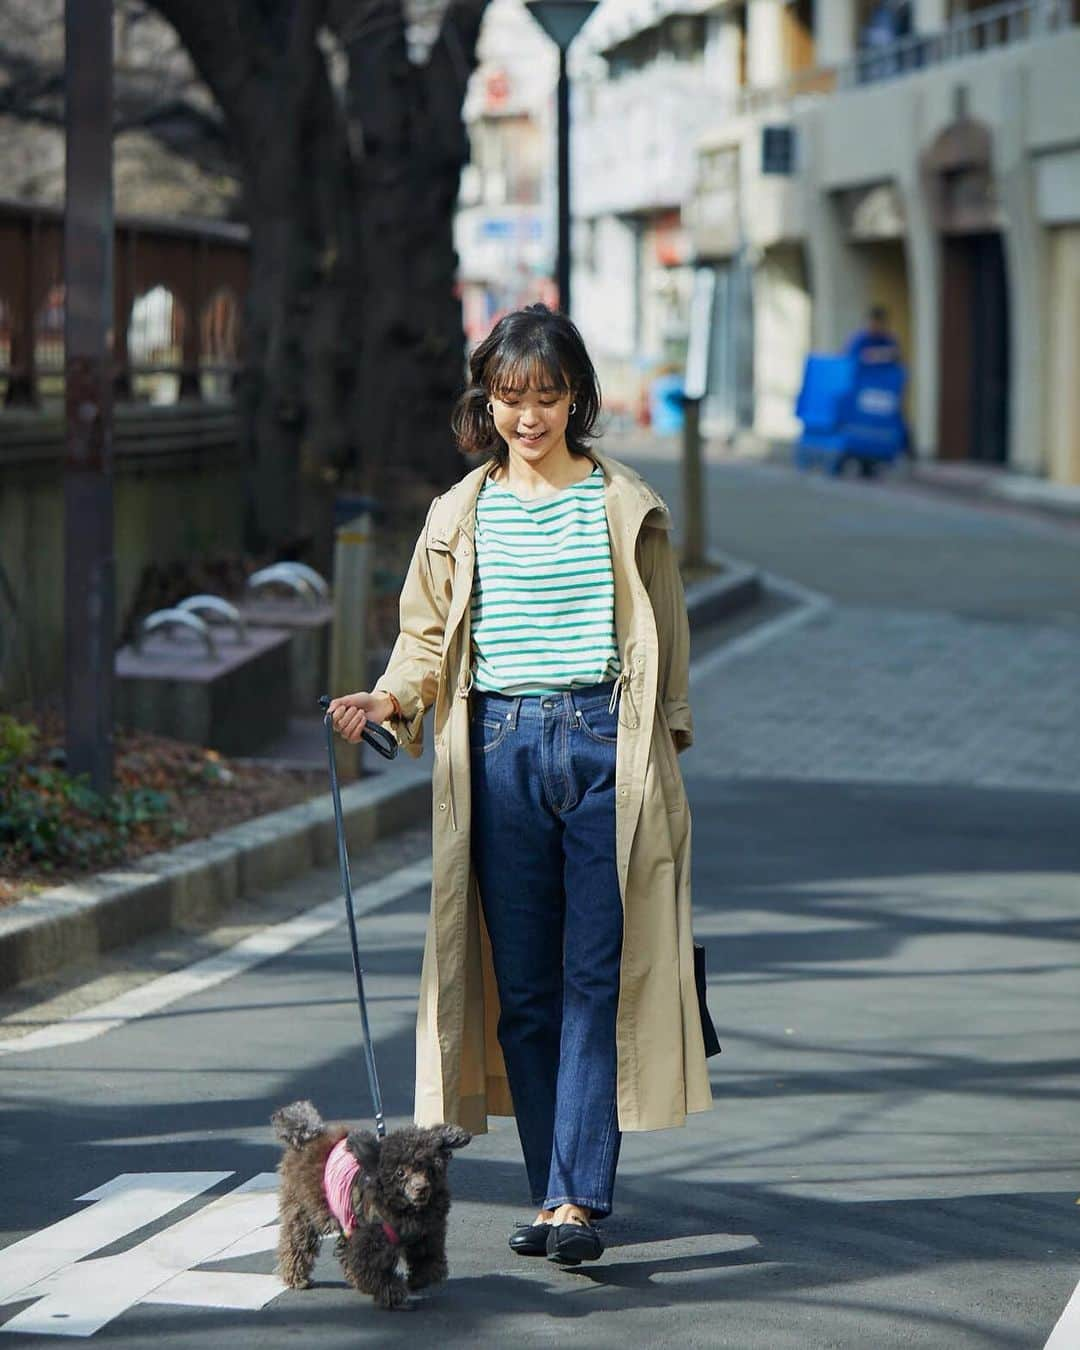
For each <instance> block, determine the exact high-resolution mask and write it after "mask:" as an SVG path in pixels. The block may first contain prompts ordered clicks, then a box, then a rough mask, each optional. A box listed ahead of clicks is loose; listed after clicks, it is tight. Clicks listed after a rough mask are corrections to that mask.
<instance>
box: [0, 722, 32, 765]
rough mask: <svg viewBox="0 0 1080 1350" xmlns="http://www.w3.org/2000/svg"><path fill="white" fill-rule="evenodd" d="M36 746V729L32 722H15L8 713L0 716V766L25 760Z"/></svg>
mask: <svg viewBox="0 0 1080 1350" xmlns="http://www.w3.org/2000/svg"><path fill="white" fill-rule="evenodd" d="M36 746H37V727H35V726H34V724H33V723H32V722H17V721H16V720H15V718H14V717H11V716H10V715H9V714H8V713H3V714H0V764H7V763H8V762H9V761H10V760H13V759H27V758H29V757H30V756H31V755H32V754H33V753H34V749H35V747H36Z"/></svg>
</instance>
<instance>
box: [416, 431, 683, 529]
mask: <svg viewBox="0 0 1080 1350" xmlns="http://www.w3.org/2000/svg"><path fill="white" fill-rule="evenodd" d="M588 455H589V458H590V459H591V460H592V461H593V463H594V464H598V465H599V466H600V471H601V473H602V474H603V475H604V505H605V507H606V508H607V516H608V523H609V526H610V527H611V529H612V530H617V529H620V528H625V527H627V526H636V527H637V528H640V527H641V525H642V524H644V523H646V522H647V523H648V524H649V525H651V526H653V527H655V528H657V529H662V530H667V529H670V528H671V512H670V511H669V510H668V508H667V504H666V503H665V501H664V499H663V498H662V497H661V496H660V495H659V493H657V492H655V491H654V490H653V489H652V488H651V487H650V486H649V484H648V483H646V482H645V480H644V479H643V478H642V477H641V475H640V474H639V473H637V472H636V471H635V470H634V469H631V468H629V467H628V466H627V465H625V464H623V463H621V462H620V461H619V460H617V459H612V458H611V457H610V456H608V455H603V454H601V453H600V452H599V451H598V450H589V451H588ZM493 468H494V464H493V462H492V461H491V460H488V461H486V462H485V463H483V464H481V465H479V466H478V467H477V468H475V469H472V470H471V471H470V472H469V473H467V474H466V475H465V477H464V478H462V479H461V480H460V481H459V482H457V483H455V484H454V486H453V487H452V488H450V489H449V491H447V492H444V493H443V494H442V496H441V497H438V498H437V499H436V501H435V505H434V507H433V508H432V512H431V519H430V521H429V523H428V539H429V540H430V541H432V542H439V543H443V544H446V545H447V546H448V547H452V546H453V544H454V542H455V536H456V535H458V534H460V535H463V536H464V537H465V538H467V539H470V540H471V539H472V537H473V531H474V528H475V525H476V500H477V498H478V497H479V496H480V489H481V488H482V487H483V485H484V481H485V479H486V478H487V477H488V476H489V475H490V473H491V471H492V469H493ZM634 532H635V534H636V529H635V531H634Z"/></svg>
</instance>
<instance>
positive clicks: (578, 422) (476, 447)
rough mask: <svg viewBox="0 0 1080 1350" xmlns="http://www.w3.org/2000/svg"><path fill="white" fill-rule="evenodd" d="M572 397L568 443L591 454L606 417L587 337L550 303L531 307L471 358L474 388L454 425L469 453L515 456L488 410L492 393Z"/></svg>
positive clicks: (500, 326)
mask: <svg viewBox="0 0 1080 1350" xmlns="http://www.w3.org/2000/svg"><path fill="white" fill-rule="evenodd" d="M529 388H534V389H541V390H550V391H551V392H552V393H559V394H567V393H568V394H569V395H570V399H571V405H572V406H573V408H574V411H573V412H572V413H571V414H570V421H569V423H568V424H567V427H566V444H567V446H568V448H569V450H570V452H571V454H574V455H583V454H585V447H586V444H587V442H588V441H589V440H591V439H592V438H593V436H594V435H595V434H596V433H595V430H594V429H595V426H596V419H597V418H598V417H599V415H600V382H599V380H598V379H597V378H596V371H595V370H594V369H593V363H592V362H591V361H590V360H589V353H588V352H587V351H586V350H585V343H584V342H583V341H582V339H581V334H580V333H579V332H578V330H577V328H576V327H575V326H574V325H573V324H572V323H571V322H570V320H569V319H568V318H567V316H566V315H565V314H556V313H554V312H553V311H552V310H550V309H548V307H547V305H529V306H527V307H526V308H525V309H517V310H514V312H513V313H512V314H506V315H504V316H503V317H502V318H501V319H500V320H499V322H498V323H497V324H496V325H495V327H494V328H493V329H492V330H491V332H490V333H489V334H488V335H487V337H486V338H485V339H484V340H483V342H481V343H480V345H479V346H478V347H477V348H476V350H475V351H474V352H473V353H472V355H471V356H470V357H469V387H468V388H467V389H466V390H465V392H464V394H462V396H461V398H460V399H459V400H458V404H457V407H456V408H455V409H454V416H453V419H452V420H451V423H450V425H451V426H452V427H453V431H454V435H455V436H456V437H457V443H458V446H459V448H460V450H461V452H462V453H463V454H466V455H474V454H483V453H485V452H486V453H487V454H489V455H490V456H491V457H492V458H493V459H497V460H498V461H499V463H500V464H505V463H506V461H507V459H508V458H509V451H508V450H507V448H506V442H505V441H504V440H503V438H502V437H501V436H500V435H499V433H498V432H497V431H496V430H495V421H494V419H493V418H492V416H491V414H490V413H489V412H488V410H487V405H488V401H489V400H490V398H491V397H492V395H493V394H494V395H496V396H500V395H505V394H515V393H520V392H521V391H522V390H524V389H529Z"/></svg>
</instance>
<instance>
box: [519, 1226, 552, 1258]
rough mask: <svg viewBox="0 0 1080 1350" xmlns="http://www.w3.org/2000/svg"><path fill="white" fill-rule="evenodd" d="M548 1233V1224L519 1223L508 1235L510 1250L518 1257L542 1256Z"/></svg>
mask: <svg viewBox="0 0 1080 1350" xmlns="http://www.w3.org/2000/svg"><path fill="white" fill-rule="evenodd" d="M550 1232H551V1224H549V1223H519V1224H518V1226H517V1227H516V1228H515V1229H514V1231H513V1232H512V1233H511V1234H510V1250H511V1251H512V1252H517V1254H518V1256H543V1255H544V1254H545V1253H546V1251H547V1239H548V1233H550Z"/></svg>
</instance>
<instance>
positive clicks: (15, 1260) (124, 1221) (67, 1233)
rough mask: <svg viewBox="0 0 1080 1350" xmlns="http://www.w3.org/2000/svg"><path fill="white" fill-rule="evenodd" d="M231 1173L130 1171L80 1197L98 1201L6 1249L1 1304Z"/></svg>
mask: <svg viewBox="0 0 1080 1350" xmlns="http://www.w3.org/2000/svg"><path fill="white" fill-rule="evenodd" d="M230 1176H232V1173H231V1172H143V1173H138V1172H124V1173H123V1174H122V1175H120V1176H118V1177H114V1178H113V1180H112V1181H110V1182H109V1183H108V1184H107V1185H105V1186H101V1187H99V1188H98V1189H97V1190H96V1191H89V1192H88V1193H87V1194H86V1195H80V1196H79V1199H80V1200H91V1201H94V1203H93V1204H92V1205H91V1206H90V1208H89V1209H84V1210H82V1211H81V1212H80V1213H78V1214H72V1215H71V1216H70V1218H67V1219H61V1220H60V1222H59V1223H54V1224H52V1225H50V1227H48V1228H43V1229H42V1230H41V1232H40V1233H32V1234H31V1235H30V1236H29V1237H25V1238H23V1239H22V1241H21V1242H13V1243H12V1244H11V1246H10V1247H5V1248H4V1249H3V1251H0V1303H11V1302H13V1301H14V1299H15V1297H16V1295H17V1294H18V1292H19V1291H20V1290H22V1289H25V1288H27V1287H28V1286H30V1285H33V1284H37V1283H38V1282H39V1281H41V1280H44V1279H46V1278H48V1277H49V1276H50V1275H53V1274H54V1273H55V1272H56V1271H58V1270H61V1269H62V1268H63V1267H64V1266H68V1265H71V1264H73V1263H74V1262H76V1261H81V1260H82V1258H83V1257H84V1256H89V1255H90V1253H91V1252H97V1251H100V1250H101V1249H102V1247H108V1246H110V1244H112V1243H113V1242H116V1241H117V1240H118V1239H119V1238H122V1237H124V1236H125V1235H126V1234H128V1233H130V1232H132V1231H133V1230H134V1229H136V1228H142V1227H143V1225H144V1224H148V1223H153V1222H154V1220H155V1219H160V1218H163V1217H164V1216H165V1215H166V1214H168V1213H169V1211H170V1210H173V1209H176V1207H177V1206H178V1205H182V1204H184V1203H185V1202H186V1201H188V1200H193V1199H194V1198H195V1196H197V1195H201V1194H202V1193H203V1191H207V1190H209V1189H210V1187H211V1186H216V1185H217V1184H218V1182H219V1181H224V1180H225V1178H226V1177H230Z"/></svg>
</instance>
